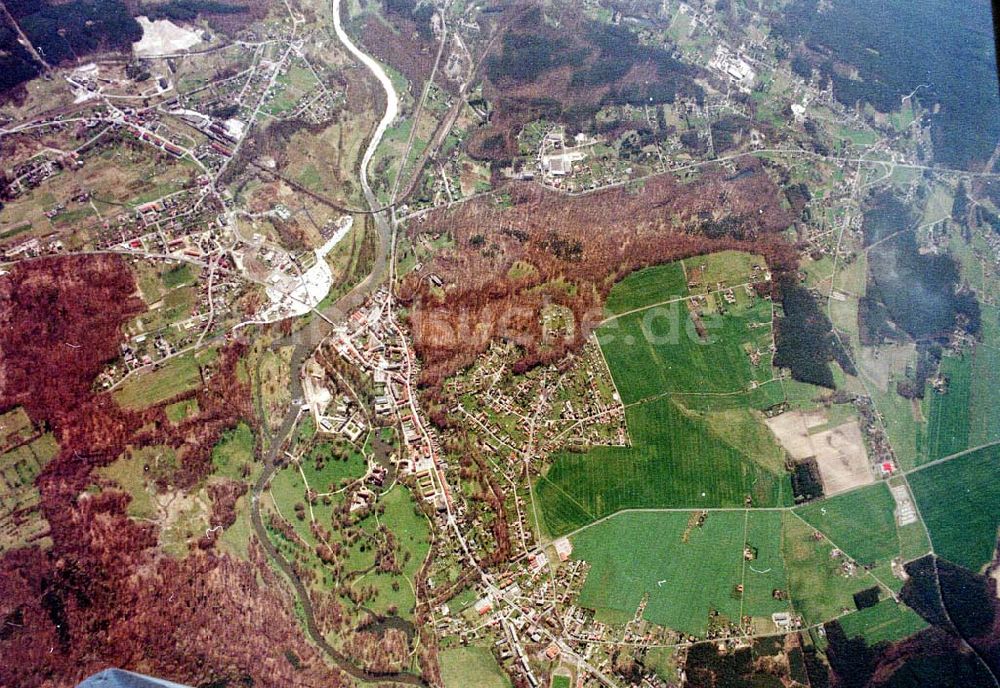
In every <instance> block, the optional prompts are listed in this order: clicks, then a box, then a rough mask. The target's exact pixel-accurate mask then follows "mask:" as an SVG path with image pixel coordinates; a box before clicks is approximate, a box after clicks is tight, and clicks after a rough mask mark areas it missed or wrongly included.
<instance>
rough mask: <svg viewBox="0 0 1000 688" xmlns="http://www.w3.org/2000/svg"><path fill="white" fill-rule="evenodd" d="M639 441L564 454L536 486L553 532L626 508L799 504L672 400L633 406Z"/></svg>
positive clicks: (783, 481) (632, 427)
mask: <svg viewBox="0 0 1000 688" xmlns="http://www.w3.org/2000/svg"><path fill="white" fill-rule="evenodd" d="M626 422H627V424H628V429H629V434H630V436H631V439H632V446H631V447H625V448H622V447H594V448H592V449H591V450H590V451H588V452H586V453H585V454H578V453H571V452H561V453H559V454H557V455H556V456H555V459H554V463H553V465H552V467H551V468H550V470H549V471H548V473H547V474H546V475H545V476H544V477H542V478H541V479H540V480H539V481H538V483H537V486H536V490H537V494H538V497H539V499H540V500H541V505H542V510H543V513H544V515H545V521H546V525H547V527H548V530H549V531H550V532H551V533H553V534H559V533H566V532H569V531H572V530H573V529H575V528H579V527H581V526H583V525H586V524H587V523H589V522H591V521H593V520H595V519H597V518H601V517H603V516H607V515H609V514H612V513H614V512H615V511H618V510H620V509H627V508H636V507H691V508H698V507H719V506H726V507H741V506H744V505H745V503H746V501H745V500H746V498H747V497H751V498H752V503H753V505H754V506H780V505H790V504H791V499H792V495H791V487H790V485H789V480H788V477H787V475H786V474H785V473H784V472H781V473H774V472H770V471H768V470H766V469H764V468H763V467H761V466H760V465H759V464H757V463H755V462H754V460H753V458H752V457H750V456H748V455H747V454H746V453H745V451H744V450H743V449H741V448H740V446H739V445H738V444H736V443H734V444H730V443H729V442H727V441H725V440H723V439H721V438H720V437H718V436H717V435H715V434H713V433H711V432H710V431H709V429H708V427H707V426H706V424H705V423H704V422H703V421H702V420H700V419H699V418H698V417H697V416H694V415H692V414H690V413H689V412H687V411H685V410H684V409H683V408H682V407H680V406H679V405H678V404H676V403H675V402H674V401H672V400H671V399H667V398H663V399H658V400H656V401H650V402H647V403H644V404H640V405H638V406H633V407H631V408H629V409H627V410H626Z"/></svg>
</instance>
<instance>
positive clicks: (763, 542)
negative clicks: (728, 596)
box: [743, 511, 789, 617]
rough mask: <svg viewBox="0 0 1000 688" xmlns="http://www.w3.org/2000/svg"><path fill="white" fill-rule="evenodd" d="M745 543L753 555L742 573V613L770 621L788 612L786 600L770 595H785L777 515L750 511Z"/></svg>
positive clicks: (784, 573) (779, 516)
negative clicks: (778, 614)
mask: <svg viewBox="0 0 1000 688" xmlns="http://www.w3.org/2000/svg"><path fill="white" fill-rule="evenodd" d="M746 532H747V537H746V542H747V545H748V546H749V547H750V548H751V549H752V550H753V552H754V554H755V555H756V556H755V558H754V559H752V560H750V561H748V562H746V566H745V568H744V570H743V586H744V589H743V613H744V614H749V615H751V616H757V617H770V616H771V614H773V613H775V612H784V611H789V603H788V600H787V599H785V600H784V601H782V600H776V599H774V595H773V592H774V591H775V590H782V591H784V592H786V593H787V592H788V577H787V574H786V572H785V557H784V553H783V552H782V547H781V545H782V529H781V512H780V511H751V512H750V513H749V516H748V518H747V523H746Z"/></svg>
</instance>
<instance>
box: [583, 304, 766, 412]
mask: <svg viewBox="0 0 1000 688" xmlns="http://www.w3.org/2000/svg"><path fill="white" fill-rule="evenodd" d="M741 296H742V297H743V298H744V299H746V295H745V294H741ZM719 301H721V298H720V299H719ZM745 303H746V302H745V301H744V304H745ZM699 310H701V311H702V313H704V314H703V315H698V316H692V315H689V312H688V306H687V304H686V303H685V302H679V303H671V304H668V305H666V306H662V307H654V308H650V309H648V310H643V311H638V312H635V313H630V314H628V315H623V316H621V317H619V318H616V319H615V320H612V321H610V322H608V323H606V324H605V325H603V326H602V327H601V328H600V329H599V330H598V331H597V336H598V341H600V342H601V348H602V350H603V351H604V355H605V357H606V358H607V360H608V366H609V367H610V368H611V374H612V376H613V377H614V380H615V384H616V386H617V387H618V391H619V392H620V393H621V396H622V401H623V402H624V403H626V404H628V403H632V402H636V401H640V400H643V399H648V398H650V397H654V396H656V395H660V394H665V393H669V394H671V395H675V396H676V397H678V398H679V399H680V400H681V401H682V403H684V405H686V406H689V407H694V408H703V407H710V408H712V409H719V408H720V407H724V408H730V407H733V406H740V407H742V406H747V405H751V406H754V407H758V408H765V407H767V406H771V405H773V404H775V403H779V402H781V401H782V400H783V399H784V396H783V394H782V391H781V386H780V385H779V384H777V383H769V384H764V383H767V382H768V381H769V380H771V379H772V378H773V377H774V372H773V369H772V367H771V358H772V356H771V353H770V350H769V347H770V345H771V341H772V334H771V304H770V302H768V301H765V300H763V299H761V300H758V301H757V303H755V304H754V305H752V306H751V305H740V304H739V303H737V305H735V306H731V307H730V310H729V311H728V312H727V313H726V314H725V315H718V314H717V313H715V312H711V311H708V309H699ZM706 311H707V312H706ZM695 317H697V321H699V322H700V323H701V326H702V327H704V336H702V335H701V334H700V333H699V331H698V329H697V326H696V324H695V323H696V320H695ZM754 351H756V352H759V354H760V359H759V362H758V364H757V365H753V363H752V362H751V355H750V354H751V352H754ZM756 385H763V386H762V387H758V388H756V389H753V387H754V386H756Z"/></svg>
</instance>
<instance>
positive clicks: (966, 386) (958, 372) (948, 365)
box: [920, 355, 972, 462]
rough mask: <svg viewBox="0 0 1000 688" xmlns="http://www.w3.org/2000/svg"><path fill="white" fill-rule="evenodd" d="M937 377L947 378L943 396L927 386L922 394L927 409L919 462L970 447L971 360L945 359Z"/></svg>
mask: <svg viewBox="0 0 1000 688" xmlns="http://www.w3.org/2000/svg"><path fill="white" fill-rule="evenodd" d="M940 374H941V375H942V376H944V377H945V378H947V380H948V383H947V384H948V386H947V391H946V392H945V393H943V394H942V393H940V392H937V391H935V390H934V389H933V388H932V387H931V386H930V385H929V384H928V386H927V391H926V392H925V393H924V402H925V405H926V407H927V408H928V412H927V429H926V430H925V431H924V432H923V433H922V435H921V437H920V439H921V447H920V448H921V450H922V451H921V457H922V462H924V461H933V460H935V459H940V458H942V457H944V456H950V455H951V454H955V453H957V452H960V451H962V450H964V449H968V447H969V425H970V420H971V412H972V406H971V386H972V357H971V356H968V355H966V356H962V357H959V356H945V357H944V358H942V359H941V368H940Z"/></svg>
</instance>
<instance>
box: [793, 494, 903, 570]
mask: <svg viewBox="0 0 1000 688" xmlns="http://www.w3.org/2000/svg"><path fill="white" fill-rule="evenodd" d="M895 508H896V506H895V502H894V501H893V498H892V495H891V494H890V493H889V488H888V487H886V485H885V483H876V484H874V485H869V486H868V487H864V488H862V489H860V490H855V491H853V492H848V493H845V494H841V495H837V496H834V497H831V498H829V499H823V500H820V501H818V502H812V503H811V504H807V505H805V506H802V507H798V508H796V509H795V513H796V514H798V515H799V516H800V517H802V518H803V519H804V520H805V521H807V522H808V523H809V524H810V525H811V526H813V527H814V528H816V529H817V530H819V531H822V532H823V534H825V535H826V536H827V537H828V538H830V540H831V541H833V542H834V543H835V544H836V545H837V547H840V548H841V549H842V550H843V551H844V552H845V553H846V554H847V555H848V556H850V557H851V558H853V559H855V560H856V561H858V562H859V563H861V564H882V563H885V562H888V561H889V560H890V559H892V558H893V557H897V556H899V555H900V549H901V547H900V539H899V535H898V533H897V526H896V519H895V516H894V510H895ZM912 526H915V527H917V528H919V527H920V525H919V524H912ZM905 527H907V528H909V527H911V526H905Z"/></svg>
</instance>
